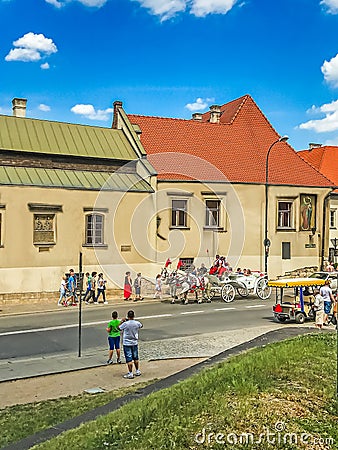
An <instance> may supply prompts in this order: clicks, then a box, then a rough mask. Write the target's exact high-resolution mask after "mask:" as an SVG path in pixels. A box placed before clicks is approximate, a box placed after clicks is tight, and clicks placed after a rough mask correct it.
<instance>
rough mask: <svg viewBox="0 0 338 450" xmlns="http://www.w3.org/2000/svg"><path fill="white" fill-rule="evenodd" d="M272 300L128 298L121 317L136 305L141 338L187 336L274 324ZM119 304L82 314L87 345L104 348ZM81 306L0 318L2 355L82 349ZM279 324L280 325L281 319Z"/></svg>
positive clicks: (29, 355) (85, 348)
mask: <svg viewBox="0 0 338 450" xmlns="http://www.w3.org/2000/svg"><path fill="white" fill-rule="evenodd" d="M272 304H273V301H272V300H271V299H270V300H268V301H261V300H260V299H258V298H257V297H255V298H249V299H237V298H236V300H235V301H234V302H232V303H228V304H227V303H224V302H222V301H217V300H216V301H213V302H212V303H203V304H200V305H198V304H194V303H191V304H189V305H186V306H185V305H181V304H175V305H171V304H170V303H165V302H162V303H161V302H158V303H153V302H152V303H127V304H123V305H118V307H116V309H117V310H118V312H119V316H120V317H123V316H125V315H126V313H127V311H128V310H129V309H133V310H134V311H135V314H136V318H137V319H139V320H140V321H141V322H142V323H143V326H144V328H143V329H142V331H141V333H140V340H141V341H154V340H163V339H169V338H174V337H178V338H184V337H185V336H194V335H198V334H204V333H210V337H211V338H212V333H213V332H219V331H223V330H227V331H229V330H238V329H245V328H252V327H256V326H257V327H259V326H264V325H271V324H272V323H273V316H272ZM113 309H114V307H113V306H112V305H109V306H103V305H102V306H101V305H92V306H87V307H85V308H84V309H83V313H82V325H83V326H82V349H83V351H88V350H90V349H95V348H98V347H101V348H102V347H103V348H104V347H105V346H106V343H107V334H106V331H105V327H106V324H107V322H108V321H109V320H110V317H111V312H112V311H113ZM78 315H79V314H78V308H69V309H62V310H61V309H60V310H59V311H56V312H51V313H39V314H36V315H34V314H29V315H20V316H11V317H2V318H0V360H4V359H6V360H10V359H12V358H26V357H27V358H33V357H41V356H48V355H55V354H62V353H69V352H76V351H77V349H78V333H79V329H78ZM276 327H277V324H276Z"/></svg>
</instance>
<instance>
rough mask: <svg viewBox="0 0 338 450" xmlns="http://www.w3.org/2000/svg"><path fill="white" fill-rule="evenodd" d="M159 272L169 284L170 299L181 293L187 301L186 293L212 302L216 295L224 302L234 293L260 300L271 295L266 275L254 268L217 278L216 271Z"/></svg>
mask: <svg viewBox="0 0 338 450" xmlns="http://www.w3.org/2000/svg"><path fill="white" fill-rule="evenodd" d="M161 275H162V281H164V282H165V283H166V284H168V285H169V288H170V295H171V297H172V303H175V299H178V298H179V297H180V299H181V300H182V301H183V302H184V303H185V304H187V303H188V294H189V293H193V294H195V300H196V301H197V303H202V301H203V300H205V301H206V302H211V300H212V299H213V298H214V297H217V296H218V297H221V299H222V300H223V301H224V302H226V303H230V302H232V301H233V300H234V298H235V295H236V293H238V294H239V295H240V296H241V297H248V296H249V295H250V294H253V295H257V296H258V297H259V298H261V299H262V300H266V299H267V298H269V297H270V295H271V287H269V286H268V280H267V277H266V276H265V275H264V274H262V273H261V272H253V273H252V274H251V275H242V274H237V273H234V274H229V275H225V276H224V277H223V278H221V279H220V278H219V277H217V276H216V275H210V274H205V275H203V276H201V277H197V276H196V275H194V274H193V273H191V272H184V271H182V270H175V271H170V270H168V268H164V269H163V270H162V274H161Z"/></svg>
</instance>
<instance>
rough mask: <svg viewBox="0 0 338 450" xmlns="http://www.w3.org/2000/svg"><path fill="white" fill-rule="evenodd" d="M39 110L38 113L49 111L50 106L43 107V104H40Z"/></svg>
mask: <svg viewBox="0 0 338 450" xmlns="http://www.w3.org/2000/svg"><path fill="white" fill-rule="evenodd" d="M39 110H40V111H50V106H48V105H45V104H44V103H40V105H39Z"/></svg>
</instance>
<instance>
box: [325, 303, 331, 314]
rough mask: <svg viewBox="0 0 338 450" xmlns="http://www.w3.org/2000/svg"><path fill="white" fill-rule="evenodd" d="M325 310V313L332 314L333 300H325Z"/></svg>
mask: <svg viewBox="0 0 338 450" xmlns="http://www.w3.org/2000/svg"><path fill="white" fill-rule="evenodd" d="M324 312H325V314H330V312H331V302H324Z"/></svg>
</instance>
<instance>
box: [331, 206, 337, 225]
mask: <svg viewBox="0 0 338 450" xmlns="http://www.w3.org/2000/svg"><path fill="white" fill-rule="evenodd" d="M336 217H337V210H336V209H330V228H336V227H337V222H336Z"/></svg>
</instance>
